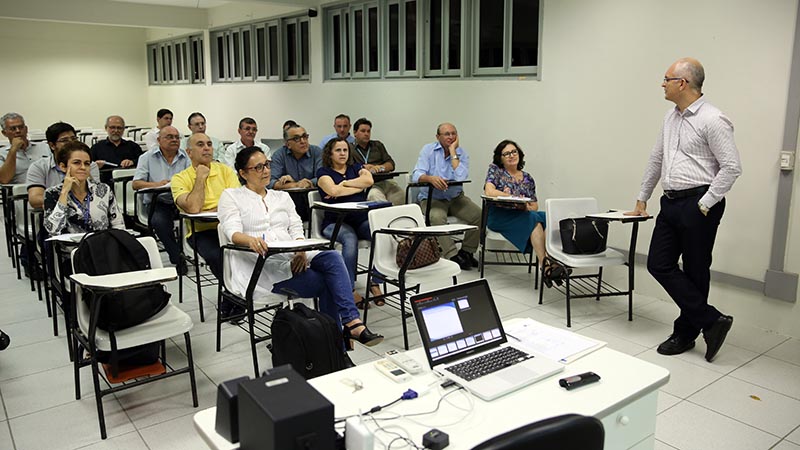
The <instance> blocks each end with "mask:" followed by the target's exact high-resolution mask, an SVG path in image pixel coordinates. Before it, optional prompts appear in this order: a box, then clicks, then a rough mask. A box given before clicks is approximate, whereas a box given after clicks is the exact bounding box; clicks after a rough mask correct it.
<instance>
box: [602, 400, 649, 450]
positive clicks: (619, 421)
mask: <svg viewBox="0 0 800 450" xmlns="http://www.w3.org/2000/svg"><path fill="white" fill-rule="evenodd" d="M657 403H658V391H654V392H651V393H649V394H647V395H646V396H644V397H642V398H640V399H638V400H636V401H635V402H633V403H629V404H627V405H625V406H623V407H622V408H620V409H618V410H616V411H613V412H611V413H610V414H608V415H606V416H605V417H601V418H600V420H601V421H602V422H603V428H605V432H606V439H605V448H608V449H626V448H630V447H632V446H634V445H636V444H637V443H638V442H639V441H641V440H643V439H644V438H646V437H647V436H649V435H651V434H654V433H655V431H656V410H657Z"/></svg>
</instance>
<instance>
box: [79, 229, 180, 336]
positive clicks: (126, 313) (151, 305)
mask: <svg viewBox="0 0 800 450" xmlns="http://www.w3.org/2000/svg"><path fill="white" fill-rule="evenodd" d="M74 266H75V273H86V274H89V275H108V274H112V273H120V272H131V271H135V270H145V269H150V257H149V255H148V254H147V249H145V248H144V246H143V245H142V244H141V243H140V242H139V241H137V240H136V238H135V237H133V236H131V235H130V233H128V232H127V231H124V230H116V229H109V230H102V231H97V232H95V233H91V234H88V235H86V236H84V237H83V239H82V240H81V242H80V244H79V245H78V249H77V250H76V251H75V258H74ZM169 297H170V294H169V292H167V291H166V290H165V289H164V287H163V286H162V285H153V286H144V287H140V288H135V289H130V290H127V291H123V292H119V293H117V294H114V295H110V296H106V297H104V298H103V302H102V303H101V305H100V316H99V319H98V321H97V326H98V327H100V328H102V329H104V330H107V331H116V330H122V329H125V328H129V327H132V326H134V325H138V324H140V323H142V322H144V321H146V320H147V319H149V318H151V317H153V316H154V315H156V314H157V313H158V312H159V311H161V310H162V309H164V307H165V306H167V304H168V303H169ZM84 300H88V299H87V298H86V297H85V296H84Z"/></svg>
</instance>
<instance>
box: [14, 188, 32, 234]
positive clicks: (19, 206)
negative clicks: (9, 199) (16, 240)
mask: <svg viewBox="0 0 800 450" xmlns="http://www.w3.org/2000/svg"><path fill="white" fill-rule="evenodd" d="M11 192H12V194H13V195H14V196H17V195H22V194H27V193H28V186H26V185H24V184H16V185H14V187H13V188H12V189H11ZM23 202H27V200H14V214H15V215H16V221H17V223H16V225H17V234H19V235H20V236H25V211H24V209H25V204H24V203H23ZM28 209H29V210H30V205H28ZM30 231H31V224H30V219H28V232H29V233H30Z"/></svg>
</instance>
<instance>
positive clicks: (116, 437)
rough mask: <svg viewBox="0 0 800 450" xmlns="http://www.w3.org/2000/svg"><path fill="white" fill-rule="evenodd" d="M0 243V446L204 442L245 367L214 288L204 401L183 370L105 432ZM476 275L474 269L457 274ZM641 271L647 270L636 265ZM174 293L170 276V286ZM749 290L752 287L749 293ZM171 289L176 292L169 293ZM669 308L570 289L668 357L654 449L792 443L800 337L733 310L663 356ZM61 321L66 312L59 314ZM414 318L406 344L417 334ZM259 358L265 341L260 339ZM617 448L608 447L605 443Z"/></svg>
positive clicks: (592, 312)
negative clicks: (0, 336)
mask: <svg viewBox="0 0 800 450" xmlns="http://www.w3.org/2000/svg"><path fill="white" fill-rule="evenodd" d="M2 253H3V255H0V329H2V330H4V331H5V332H6V333H8V334H9V335H11V337H12V344H11V347H9V348H8V349H7V350H5V351H3V352H2V353H0V401H2V408H0V449H25V450H28V449H44V448H47V449H76V448H82V449H96V450H99V449H112V448H113V449H171V450H172V449H203V448H205V445H204V443H203V442H202V441H201V440H200V438H199V437H198V436H197V434H196V433H195V431H194V429H193V426H192V415H193V414H194V413H196V412H197V411H199V410H200V409H202V408H207V407H209V406H212V405H213V404H214V402H215V398H216V397H215V396H216V388H215V386H216V384H217V383H219V382H221V381H224V380H227V379H230V378H234V377H237V376H242V375H248V376H249V375H252V372H251V371H252V364H251V359H250V354H249V346H248V344H247V341H246V336H245V334H244V333H243V332H241V331H240V330H238V329H234V328H232V327H230V326H226V327H225V329H224V331H223V350H222V352H220V353H217V352H216V351H214V337H215V334H214V325H213V324H214V320H215V312H214V310H213V306H212V305H213V304H212V302H211V296H212V295H213V293H214V291H213V290H211V289H209V290H207V291H205V292H204V294H206V296H207V298H206V303H205V312H206V323H200V321H199V311H198V303H197V301H196V292H195V291H194V290H192V289H191V287H189V288H188V289H187V291H186V293H185V299H186V301H185V302H184V303H182V304H181V305H180V307H181V308H182V309H184V310H185V311H187V312H188V313H189V314H190V315H191V316H192V318H193V319H194V321H195V327H194V329H193V330H192V345H193V350H194V355H195V363H196V369H197V379H198V394H199V399H200V407H199V408H197V409H194V408H192V406H191V395H190V393H189V383H188V379H187V378H186V377H177V378H173V379H171V380H169V381H165V382H161V383H156V384H151V385H147V386H143V387H140V388H136V389H134V390H131V391H127V392H123V393H120V394H117V395H113V396H108V397H107V398H106V399H105V400H104V405H105V412H106V423H107V426H108V434H109V438H108V439H107V440H106V441H101V440H100V434H99V430H98V426H97V418H96V411H95V404H94V398H93V395H92V388H91V380H90V376H89V373H88V369H84V376H83V377H82V386H83V388H82V389H83V399H82V400H80V401H76V400H75V398H74V392H73V381H72V380H73V378H72V371H71V366H70V363H69V360H68V358H67V347H66V343H65V340H64V337H63V325H62V330H61V331H62V332H61V335H62V337H60V338H56V337H53V333H52V325H51V322H50V320H49V319H47V317H46V312H45V307H44V304H43V303H40V302H38V301H37V300H36V295H35V293H33V292H31V291H30V289H29V285H28V284H27V283H26V282H25V281H27V280H24V281H22V280H17V279H16V274H15V273H14V272H13V270H12V268H11V264H10V259H9V258H7V257H6V255H5V250H2ZM475 277H477V272H476V271H470V272H466V273H464V274H463V276H462V277H460V280H469V279H474V278H475ZM637 277H639V278H638V279H645V278H646V277H648V275H647V274H646V273H644V272H643V271H641V270H638V269H637ZM487 278H488V279H489V281H490V284H491V286H492V288H493V292H494V294H495V300H496V301H497V303H498V307H499V310H500V312H501V314H502V315H503V317H504V318H510V317H532V318H534V319H536V320H539V321H542V322H545V323H547V324H551V325H555V326H559V327H564V326H565V309H564V302H563V301H562V300H561V299H560V297H559V295H558V293H556V292H554V291H548V292H546V295H545V304H544V305H541V306H540V305H538V304H537V303H536V299H538V296H537V295H538V294H537V293H536V292H535V291H532V289H531V278H530V276H529V275H528V274H527V273H526V272H525V270H524V269H519V268H509V267H489V268H487ZM170 290H171V292H173V293H177V286H176V285H175V284H173V285H171V286H170ZM753 297H759V298H760V296H758V295H756V294H753ZM173 298H174V297H173ZM675 314H676V308H675V306H674V305H673V304H672V303H671V302H668V301H663V300H659V299H655V298H651V297H647V296H644V295H637V298H636V300H635V317H634V320H633V322H628V321H627V320H626V309H625V305H624V303H623V301H620V300H616V301H615V300H604V301H602V302H599V303H597V302H594V301H575V302H574V303H573V327H572V330H574V331H576V332H578V333H581V334H585V335H587V336H591V337H594V338H597V339H601V340H603V341H606V342H608V345H609V347H611V348H613V349H616V350H619V351H622V352H625V353H628V354H631V355H635V356H637V357H639V358H642V359H644V360H647V361H650V362H653V363H655V364H659V365H661V366H664V367H666V368H667V369H669V371H670V373H671V378H670V382H669V384H667V385H666V386H665V387H664V388H663V389H662V390H661V393H660V396H659V402H658V414H659V415H658V421H657V427H656V439H657V441H656V448H657V449H681V450H690V449H703V450H710V449H725V450H735V449H743V450H752V449H772V448H774V449H781V450H792V449H793V450H800V340H798V339H793V338H789V337H787V336H781V335H778V334H775V333H773V332H769V331H765V330H761V329H757V328H755V327H750V326H747V325H745V324H743V323H741V322H737V323H736V324H735V325H734V327H733V330H732V331H731V334H730V335H729V338H728V341H727V342H726V344H725V346H724V347H723V348H722V350H721V352H720V355H719V357H718V358H717V360H716V361H715V362H714V363H713V364H709V363H707V362H706V361H705V360H704V359H703V352H704V351H705V345H704V344H703V342H702V340H700V341H698V345H697V347H696V348H695V349H694V350H692V351H691V352H688V353H686V354H684V355H680V356H677V357H664V356H661V355H659V354H657V353H656V351H655V347H656V346H657V345H658V343H659V342H661V341H662V340H663V339H664V338H665V337H666V336H667V335H668V334H669V333H670V329H671V322H672V319H673V318H674V317H675ZM369 317H370V327H371V328H372V329H373V330H374V331H376V332H380V333H382V334H384V335H385V336H386V338H387V339H386V340H385V341H384V343H382V344H380V345H378V346H376V347H373V348H366V347H357V348H356V350H355V351H354V352H353V353H352V355H351V356H352V358H353V360H354V361H355V362H356V363H364V362H367V361H371V360H375V359H377V358H379V357H380V355H382V354H383V352H385V351H387V350H388V349H391V348H399V347H401V346H402V332H401V329H400V326H399V321H398V320H397V318H396V317H397V314H396V311H390V310H387V308H383V309H377V308H374V309H372V310H370V316H369ZM61 323H62V324H63V321H62V322H61ZM415 334H416V332H415V329H414V327H413V325H412V326H411V336H412V337H411V342H412V345H418V344H419V340H418V339H417V338H416V337H415ZM169 352H170V356H171V358H172V360H173V361H180V360H181V359H183V360H185V354H184V344H183V342H182V340H176V342H171V343H170V345H169ZM259 358H260V361H261V364H262V366H265V365H268V364H269V361H270V356H269V352H268V351H267V350H266V349H265V348H264V346H263V345H262V346H260V347H259ZM611 450H615V449H611Z"/></svg>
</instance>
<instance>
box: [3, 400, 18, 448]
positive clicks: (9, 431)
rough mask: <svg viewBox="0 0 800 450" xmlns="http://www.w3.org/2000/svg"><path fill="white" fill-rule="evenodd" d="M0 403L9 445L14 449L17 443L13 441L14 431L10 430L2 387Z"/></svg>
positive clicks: (9, 420)
mask: <svg viewBox="0 0 800 450" xmlns="http://www.w3.org/2000/svg"><path fill="white" fill-rule="evenodd" d="M0 403H2V406H3V413H4V414H5V416H6V427H8V436H9V437H10V438H11V446H12V447H13V448H14V449H15V450H16V448H17V444H16V443H14V433H13V432H12V431H11V418H10V417H8V408H6V400H5V398H4V397H3V389H2V387H0Z"/></svg>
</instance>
